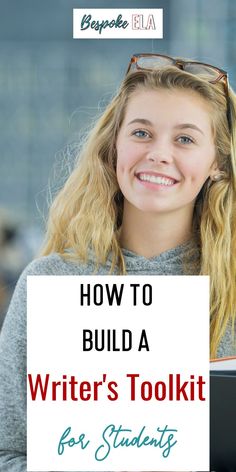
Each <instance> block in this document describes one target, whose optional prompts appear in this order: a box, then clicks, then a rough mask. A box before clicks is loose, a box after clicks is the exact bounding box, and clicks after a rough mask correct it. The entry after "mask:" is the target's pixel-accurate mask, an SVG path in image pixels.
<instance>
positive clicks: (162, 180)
mask: <svg viewBox="0 0 236 472" xmlns="http://www.w3.org/2000/svg"><path fill="white" fill-rule="evenodd" d="M138 178H139V179H140V180H145V181H147V182H152V183H154V184H161V185H173V184H174V183H175V180H173V179H168V178H167V177H161V176H159V175H149V174H139V175H138Z"/></svg>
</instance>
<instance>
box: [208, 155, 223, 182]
mask: <svg viewBox="0 0 236 472" xmlns="http://www.w3.org/2000/svg"><path fill="white" fill-rule="evenodd" d="M219 176H221V171H220V169H219V167H218V163H217V161H216V160H215V161H214V162H213V164H212V166H211V169H210V175H209V177H210V179H211V180H213V181H214V182H216V181H217V180H220V178H221V177H219Z"/></svg>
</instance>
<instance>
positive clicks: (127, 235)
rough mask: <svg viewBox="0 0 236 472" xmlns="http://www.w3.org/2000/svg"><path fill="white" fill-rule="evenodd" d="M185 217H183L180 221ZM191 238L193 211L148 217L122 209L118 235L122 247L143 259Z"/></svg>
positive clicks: (125, 208) (145, 214)
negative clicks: (121, 220)
mask: <svg viewBox="0 0 236 472" xmlns="http://www.w3.org/2000/svg"><path fill="white" fill-rule="evenodd" d="M183 216H184V217H183ZM191 236H192V211H189V216H188V217H186V212H185V214H184V215H183V214H182V212H181V211H180V212H173V213H168V214H160V213H159V214H158V215H156V214H150V213H147V212H143V211H140V210H138V209H137V208H132V211H129V208H128V207H127V206H126V207H124V213H123V222H122V227H121V231H120V244H121V247H123V248H125V249H128V250H130V251H132V252H135V253H137V254H139V255H141V256H144V257H146V258H150V257H154V256H158V255H159V254H161V253H162V252H165V251H167V250H169V249H172V248H174V247H177V246H179V245H180V244H184V243H185V242H186V241H188V240H189V239H190V238H191Z"/></svg>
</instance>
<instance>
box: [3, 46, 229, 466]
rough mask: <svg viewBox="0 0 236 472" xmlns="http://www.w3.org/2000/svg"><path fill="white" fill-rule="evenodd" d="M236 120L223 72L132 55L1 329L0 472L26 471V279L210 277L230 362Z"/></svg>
mask: <svg viewBox="0 0 236 472" xmlns="http://www.w3.org/2000/svg"><path fill="white" fill-rule="evenodd" d="M235 120H236V98H235V95H234V93H233V91H232V89H231V88H229V86H228V83H227V74H226V72H225V71H222V70H221V69H218V68H215V67H213V66H211V65H206V64H202V63H197V62H192V61H184V60H181V59H173V58H170V57H168V56H161V55H155V54H141V55H135V56H133V58H132V59H131V62H130V64H129V68H128V72H127V76H126V77H125V79H124V81H123V83H122V84H121V87H120V90H119V92H118V94H117V95H116V96H115V98H114V99H113V100H112V102H111V104H110V105H109V106H108V107H107V109H106V111H105V112H104V114H103V115H102V117H101V118H100V120H99V121H98V123H97V125H96V127H95V128H94V130H93V131H92V133H91V134H90V136H89V137H88V140H87V142H86V144H85V146H84V149H83V151H82V153H81V155H80V156H79V159H78V163H77V165H76V167H75V169H74V171H73V173H72V174H71V176H70V177H69V179H68V181H67V182H66V184H65V186H64V188H63V189H62V190H61V192H60V193H59V194H58V196H57V197H56V199H55V201H54V203H53V205H52V208H51V211H50V216H49V223H48V231H47V237H46V242H45V246H44V249H43V257H41V258H39V259H36V260H35V261H33V262H32V263H31V264H30V265H29V266H28V267H27V268H26V270H25V271H24V273H23V274H22V276H21V278H20V280H19V282H18V285H17V288H16V290H15V293H14V296H13V299H12V302H11V305H10V308H9V312H8V315H7V317H6V320H5V323H4V327H3V331H2V335H1V351H0V352H1V364H0V377H1V378H0V448H1V452H0V466H1V467H0V469H1V470H4V471H6V472H8V471H9V472H20V471H21V472H23V471H24V472H25V470H26V458H25V450H26V448H25V437H26V414H25V397H26V375H25V372H26V365H25V364H26V330H25V326H26V276H27V275H40V274H44V275H47V274H48V275H54V274H55V275H67V274H68V275H72V274H77V275H80V274H83V275H84V274H94V273H97V274H117V273H119V274H137V275H144V274H150V275H163V274H164V275H184V274H209V275H210V280H211V282H210V289H211V313H210V325H211V356H212V357H216V356H217V357H222V356H227V355H236V345H235V339H234V331H235V317H236V286H235V280H236V277H235V276H236V257H235V256H236V218H235V209H236V136H235V132H236V126H235V123H236V122H235ZM199 342H201V340H199Z"/></svg>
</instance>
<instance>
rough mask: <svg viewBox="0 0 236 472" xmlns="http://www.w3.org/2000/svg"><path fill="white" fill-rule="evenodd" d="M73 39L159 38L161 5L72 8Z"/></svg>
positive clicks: (161, 21)
mask: <svg viewBox="0 0 236 472" xmlns="http://www.w3.org/2000/svg"><path fill="white" fill-rule="evenodd" d="M73 38H74V39H135V38H136V39H142V38H143V39H162V38H163V9H162V8H154V9H149V8H141V9H140V8H132V9H130V8H121V9H119V8H109V9H107V8H92V9H90V8H74V9H73Z"/></svg>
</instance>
